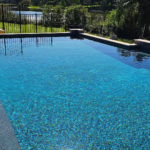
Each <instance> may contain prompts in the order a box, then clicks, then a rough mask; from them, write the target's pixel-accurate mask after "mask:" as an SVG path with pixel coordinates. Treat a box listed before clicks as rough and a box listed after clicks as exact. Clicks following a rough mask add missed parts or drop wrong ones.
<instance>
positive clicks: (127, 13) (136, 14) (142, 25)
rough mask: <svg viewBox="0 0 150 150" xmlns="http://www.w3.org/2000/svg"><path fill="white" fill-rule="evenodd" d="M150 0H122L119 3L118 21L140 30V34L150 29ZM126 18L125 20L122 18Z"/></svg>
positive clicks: (120, 23) (125, 25)
mask: <svg viewBox="0 0 150 150" xmlns="http://www.w3.org/2000/svg"><path fill="white" fill-rule="evenodd" d="M148 14H150V1H149V0H121V1H120V2H118V5H117V21H118V24H119V25H120V26H121V27H126V28H128V29H138V30H140V36H141V38H142V37H143V34H144V32H145V33H146V32H147V31H148V28H149V25H150V19H149V15H148ZM122 18H123V19H124V21H123V20H122Z"/></svg>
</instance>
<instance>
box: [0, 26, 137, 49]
mask: <svg viewBox="0 0 150 150" xmlns="http://www.w3.org/2000/svg"><path fill="white" fill-rule="evenodd" d="M64 36H70V37H73V38H86V39H89V40H93V41H96V42H100V43H103V44H107V45H110V46H114V47H118V48H122V49H127V50H134V49H138V48H139V45H138V44H129V43H125V42H120V41H117V40H112V39H107V38H103V37H99V36H95V35H91V34H88V33H84V30H83V29H70V32H57V33H15V34H14V33H6V34H0V39H1V38H27V37H64Z"/></svg>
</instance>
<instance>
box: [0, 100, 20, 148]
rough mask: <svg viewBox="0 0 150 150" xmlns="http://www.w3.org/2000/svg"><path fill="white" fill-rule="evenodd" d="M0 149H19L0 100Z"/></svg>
mask: <svg viewBox="0 0 150 150" xmlns="http://www.w3.org/2000/svg"><path fill="white" fill-rule="evenodd" d="M0 150H21V148H20V146H19V143H18V140H17V138H16V135H15V133H14V130H13V128H12V126H11V124H10V122H9V120H8V117H7V115H6V112H5V110H4V108H3V106H2V103H1V101H0Z"/></svg>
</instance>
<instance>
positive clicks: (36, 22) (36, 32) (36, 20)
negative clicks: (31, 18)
mask: <svg viewBox="0 0 150 150" xmlns="http://www.w3.org/2000/svg"><path fill="white" fill-rule="evenodd" d="M35 19H36V33H37V13H36V14H35Z"/></svg>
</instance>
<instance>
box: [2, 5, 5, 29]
mask: <svg viewBox="0 0 150 150" xmlns="http://www.w3.org/2000/svg"><path fill="white" fill-rule="evenodd" d="M2 22H3V30H5V24H4V7H3V4H2Z"/></svg>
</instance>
